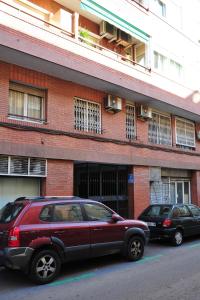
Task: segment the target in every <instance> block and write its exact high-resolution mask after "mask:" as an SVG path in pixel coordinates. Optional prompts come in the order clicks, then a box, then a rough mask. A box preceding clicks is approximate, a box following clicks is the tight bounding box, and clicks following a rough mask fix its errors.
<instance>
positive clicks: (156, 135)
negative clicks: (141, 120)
mask: <svg viewBox="0 0 200 300" xmlns="http://www.w3.org/2000/svg"><path fill="white" fill-rule="evenodd" d="M149 142H150V143H153V144H162V145H171V144H172V141H171V119H170V117H169V116H165V115H161V114H158V113H155V112H153V113H152V119H151V120H150V121H149Z"/></svg>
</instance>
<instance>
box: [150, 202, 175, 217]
mask: <svg viewBox="0 0 200 300" xmlns="http://www.w3.org/2000/svg"><path fill="white" fill-rule="evenodd" d="M170 211H171V206H164V205H163V206H160V205H154V206H151V207H150V209H149V210H148V211H147V212H146V213H145V216H148V217H161V216H168V215H169V213H170Z"/></svg>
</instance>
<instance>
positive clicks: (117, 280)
mask: <svg viewBox="0 0 200 300" xmlns="http://www.w3.org/2000/svg"><path fill="white" fill-rule="evenodd" d="M10 299H13V300H23V299H24V300H25V299H26V300H39V299H55V300H57V299H59V300H61V299H62V300H65V299H66V300H68V299H69V300H74V299H76V300H89V299H95V300H107V299H109V300H112V299H113V300H150V299H151V300H157V299H162V300H168V299H170V300H174V299H176V300H177V299H181V300H186V299H187V300H199V299H200V238H193V239H188V240H187V241H185V243H184V244H183V245H182V246H181V247H177V248H176V247H172V246H170V245H169V244H168V243H166V242H156V243H155V242H154V243H150V244H149V245H148V246H147V247H146V250H145V255H144V258H143V259H142V260H140V261H138V262H127V261H125V260H124V259H123V258H121V257H120V256H118V255H115V256H109V257H103V258H98V259H92V260H87V261H81V262H76V263H70V264H66V265H64V266H63V268H62V272H61V274H60V276H59V277H58V278H57V280H56V281H54V282H53V283H51V284H48V285H43V286H36V285H34V284H33V283H31V282H30V281H29V279H28V278H27V276H25V275H23V274H22V273H20V272H16V271H15V272H11V271H8V270H5V269H1V270H0V300H10Z"/></svg>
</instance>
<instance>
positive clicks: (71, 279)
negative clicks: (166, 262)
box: [48, 254, 163, 287]
mask: <svg viewBox="0 0 200 300" xmlns="http://www.w3.org/2000/svg"><path fill="white" fill-rule="evenodd" d="M161 257H163V255H162V254H158V255H153V256H145V257H144V258H142V259H141V260H138V261H136V262H135V263H136V264H144V263H146V262H150V261H155V260H158V259H160V258H161ZM129 268H130V265H129V267H128V268H127V267H126V266H124V265H122V266H120V268H119V266H118V267H117V269H118V271H119V269H120V270H122V269H124V270H125V269H129ZM113 269H114V270H113ZM102 271H103V272H102ZM113 271H115V268H112V267H111V268H110V269H109V270H106V271H105V270H99V271H97V272H90V273H85V274H82V275H80V276H74V277H69V278H66V279H63V280H57V281H55V282H52V283H49V284H48V286H51V287H55V286H59V285H62V284H66V283H71V282H76V281H81V280H83V279H88V278H92V277H94V276H96V275H98V273H104V272H105V273H108V272H113Z"/></svg>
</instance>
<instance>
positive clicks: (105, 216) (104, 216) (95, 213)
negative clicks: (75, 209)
mask: <svg viewBox="0 0 200 300" xmlns="http://www.w3.org/2000/svg"><path fill="white" fill-rule="evenodd" d="M84 208H85V212H86V215H87V217H88V219H89V220H90V221H108V220H110V219H111V218H112V214H113V213H112V212H111V211H110V210H108V209H106V208H105V207H104V206H101V205H98V204H93V203H87V204H84Z"/></svg>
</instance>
